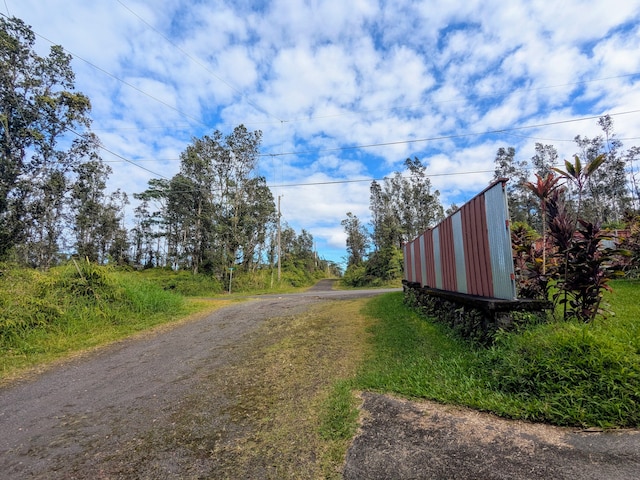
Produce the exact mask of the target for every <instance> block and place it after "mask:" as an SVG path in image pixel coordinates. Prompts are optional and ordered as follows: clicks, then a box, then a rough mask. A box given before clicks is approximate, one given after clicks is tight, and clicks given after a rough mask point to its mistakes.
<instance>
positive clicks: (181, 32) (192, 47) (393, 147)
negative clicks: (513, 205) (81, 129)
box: [3, 0, 640, 255]
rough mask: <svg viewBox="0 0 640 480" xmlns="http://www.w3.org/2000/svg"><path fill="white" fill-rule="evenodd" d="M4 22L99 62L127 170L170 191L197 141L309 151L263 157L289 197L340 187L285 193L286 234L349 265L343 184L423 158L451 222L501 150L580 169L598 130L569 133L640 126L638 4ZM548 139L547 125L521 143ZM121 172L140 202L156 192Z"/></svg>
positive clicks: (73, 1) (474, 1) (34, 2)
mask: <svg viewBox="0 0 640 480" xmlns="http://www.w3.org/2000/svg"><path fill="white" fill-rule="evenodd" d="M3 6H4V7H5V10H8V13H10V14H14V15H17V16H19V17H21V18H23V19H24V20H25V21H26V23H28V24H30V25H32V26H33V28H34V30H35V31H36V32H37V33H38V34H39V35H41V36H42V37H45V38H47V39H49V40H51V41H53V42H54V43H57V44H62V45H63V46H64V47H65V48H66V49H67V50H69V51H70V52H73V53H74V54H76V55H77V56H78V57H81V58H83V59H84V60H86V61H87V62H90V64H88V63H86V62H84V61H83V60H80V59H79V58H76V59H75V60H74V63H73V66H74V70H75V72H76V76H77V87H78V90H80V91H82V92H84V93H86V94H87V95H89V97H90V98H91V101H92V105H93V116H94V127H95V128H96V130H97V133H98V134H99V135H100V137H101V139H102V141H103V144H104V145H105V147H107V148H108V149H109V150H111V151H114V152H116V153H117V154H119V155H122V156H124V157H126V158H128V159H131V160H132V161H139V162H140V164H141V165H144V166H145V167H146V168H149V169H150V170H152V171H154V172H157V173H159V174H163V175H169V176H170V175H172V174H173V173H174V172H176V171H177V169H178V167H179V163H178V161H177V158H178V157H179V154H180V152H181V151H183V150H184V148H185V147H186V146H187V144H188V143H189V141H190V139H191V138H192V137H193V136H195V137H200V136H202V135H204V134H206V133H211V131H212V130H214V129H216V128H219V129H220V130H222V131H223V132H230V131H231V130H232V129H233V127H234V126H236V125H237V124H240V123H244V124H245V125H246V126H247V127H248V128H250V129H261V130H262V131H263V134H264V135H263V139H264V141H263V151H264V152H265V153H271V154H278V155H279V154H282V153H292V152H297V153H295V154H290V155H282V156H277V157H269V156H265V157H262V158H261V161H260V169H261V173H262V174H264V175H265V176H266V178H267V181H268V182H269V183H270V184H273V185H278V184H279V185H282V184H291V183H301V182H302V183H304V182H307V183H308V182H325V183H324V184H323V185H313V186H306V187H305V186H299V187H287V188H280V189H279V190H278V191H277V192H276V193H275V194H280V195H284V197H283V212H284V214H285V220H287V221H288V222H289V223H290V224H291V225H292V226H294V227H295V228H305V229H307V230H308V231H309V232H310V233H311V234H312V235H314V237H315V238H316V239H317V240H318V244H319V248H326V249H327V251H331V252H332V255H337V254H336V253H335V248H339V246H340V242H342V247H344V233H343V232H342V227H341V226H340V220H341V219H342V218H344V217H345V215H346V212H347V211H352V212H353V213H355V214H357V215H358V216H359V217H360V216H362V218H363V219H365V220H366V221H368V220H367V219H368V215H369V211H368V200H369V192H368V188H369V184H368V183H367V182H361V183H360V182H359V183H330V182H336V181H342V180H353V179H361V178H381V177H383V176H385V175H388V174H390V173H392V172H393V171H394V170H397V169H400V168H402V162H403V161H404V159H406V158H407V157H413V156H418V157H419V158H421V159H423V160H424V161H425V162H426V163H428V165H429V167H428V172H430V173H431V174H433V175H434V176H433V178H432V182H433V185H434V187H435V188H438V189H439V190H440V191H441V192H442V197H441V198H442V200H443V203H444V204H445V206H446V205H448V204H449V203H451V202H452V201H455V202H456V203H460V201H461V200H463V199H465V198H470V197H472V196H473V195H475V194H476V193H477V192H478V191H479V190H481V189H482V188H484V187H485V186H486V184H487V183H488V181H489V179H490V178H491V177H492V173H474V174H469V173H468V172H481V171H485V170H489V171H490V172H491V171H492V170H493V159H494V157H495V153H496V150H497V148H499V147H501V146H509V145H513V146H514V147H516V149H517V155H518V157H519V158H522V159H528V158H530V157H531V156H532V155H533V154H534V150H533V148H534V144H535V142H537V141H540V142H541V143H545V144H554V145H556V147H557V148H558V151H559V152H560V153H561V158H568V157H569V156H570V155H571V154H572V153H573V152H574V150H575V146H574V144H573V143H572V139H573V137H574V136H575V135H577V134H582V135H586V136H595V135H598V134H599V132H598V128H597V126H596V122H595V120H589V121H584V122H574V123H557V122H566V121H570V120H578V119H580V118H582V117H585V116H592V115H598V114H601V113H621V112H630V111H634V110H640V93H638V92H640V88H639V86H640V79H639V77H640V75H638V72H640V56H638V54H637V52H638V51H639V49H640V27H638V25H639V24H640V4H639V3H638V2H630V1H627V0H611V1H608V2H592V1H586V0H567V1H565V2H560V3H550V2H548V1H543V0H535V1H529V0H519V1H512V2H504V1H500V2H498V1H497V0H484V1H480V0H471V1H470V0H456V1H450V0H438V1H429V2H424V1H417V0H416V1H413V0H397V1H394V2H377V1H367V0H357V1H344V0H327V1H321V2H320V1H317V2H315V1H314V2H309V1H302V0H273V1H267V2H264V3H260V4H259V5H257V4H255V2H248V1H234V2H232V1H230V0H229V1H225V0H216V1H212V0H203V1H201V2H195V3H194V2H191V3H189V2H187V3H185V2H182V1H178V0H160V1H159V2H155V3H153V5H152V4H150V3H149V2H145V1H140V0H118V1H115V2H105V1H96V2H85V1H81V0H64V1H62V0H20V1H18V0H6V2H5V4H4V5H3ZM125 6H126V7H125ZM127 7H128V8H127ZM128 9H130V10H132V11H133V12H135V14H134V13H132V12H131V11H129V10H128ZM136 15H137V16H136ZM138 16H139V17H140V18H139V17H138ZM141 18H142V19H143V20H144V21H143V20H141ZM145 22H147V23H148V24H149V25H147V24H145ZM38 48H39V51H41V52H46V50H47V49H48V48H49V44H48V43H47V41H46V40H44V39H43V38H38ZM92 65H93V66H92ZM123 81H125V82H127V83H129V84H130V85H134V86H135V87H136V88H137V90H136V89H134V88H132V87H131V86H129V85H127V84H125V83H123ZM613 119H614V125H615V128H616V131H617V132H618V133H619V136H620V137H623V138H624V137H631V138H632V137H637V136H638V135H637V132H638V129H639V128H640V115H639V114H627V115H619V116H614V118H613ZM536 124H537V125H546V126H541V127H538V128H535V129H522V130H517V131H509V129H511V128H513V127H523V126H527V125H536ZM490 130H505V132H504V133H503V134H499V135H498V134H493V135H483V134H482V133H483V132H488V131H490ZM443 137H446V138H443ZM425 139H427V140H428V139H430V140H428V141H423V140H425ZM414 140H420V141H418V142H413V141H414ZM395 142H397V143H395ZM382 143H392V144H389V145H384V146H377V147H368V148H349V147H355V146H362V145H373V144H382ZM625 143H626V144H627V145H633V144H634V141H633V140H631V141H630V142H625ZM635 143H637V142H635ZM345 147H346V148H345ZM111 157H112V156H111V155H110V154H107V153H105V158H109V159H111V160H113V158H111ZM165 159H171V160H165ZM110 165H112V167H113V169H114V174H113V176H112V179H111V182H110V183H111V184H112V185H113V186H114V188H116V187H120V188H123V189H126V190H127V191H128V192H129V193H134V192H136V191H142V190H143V189H144V188H145V187H146V182H147V181H148V180H149V178H152V177H153V174H151V173H149V172H147V171H144V170H141V169H136V168H135V167H134V166H132V165H130V164H127V163H126V162H120V163H112V164H110Z"/></svg>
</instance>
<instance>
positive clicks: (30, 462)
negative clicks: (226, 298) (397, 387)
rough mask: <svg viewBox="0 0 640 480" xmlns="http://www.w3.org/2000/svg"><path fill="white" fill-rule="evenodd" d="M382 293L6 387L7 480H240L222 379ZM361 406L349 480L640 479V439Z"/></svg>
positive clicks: (3, 444) (297, 302)
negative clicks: (223, 447)
mask: <svg viewBox="0 0 640 480" xmlns="http://www.w3.org/2000/svg"><path fill="white" fill-rule="evenodd" d="M377 293H380V291H359V292H354V291H331V290H330V283H327V282H322V283H320V284H319V285H318V286H317V287H316V288H314V289H312V290H310V291H308V292H306V293H304V294H296V295H279V296H263V297H259V298H255V299H251V300H249V301H247V302H244V303H241V304H237V305H234V306H230V307H227V308H224V309H221V310H219V311H216V312H214V313H212V314H210V315H208V316H205V317H203V318H201V319H199V320H195V321H190V322H186V323H183V324H181V325H178V326H176V327H174V328H170V329H161V330H160V331H158V332H155V333H151V334H148V335H145V336H142V337H137V338H134V339H130V340H126V341H122V342H118V343H116V344H114V345H111V346H109V347H106V348H103V349H100V350H98V351H96V352H93V353H91V354H88V355H85V356H82V357H79V358H76V359H74V360H71V361H69V362H66V363H64V364H62V365H59V366H57V367H55V368H53V369H50V370H48V371H46V372H45V373H43V374H41V375H38V376H36V377H34V378H30V379H26V380H24V381H22V382H19V383H17V384H14V385H10V386H7V387H3V388H1V389H0V432H1V434H0V478H1V479H3V480H4V479H7V480H11V479H26V478H37V479H85V478H86V479H100V478H103V479H115V478H118V479H138V478H144V479H164V478H172V479H185V478H194V479H195V478H231V477H229V476H223V475H216V470H215V461H214V460H215V459H214V458H213V457H214V456H215V455H213V456H212V453H211V452H216V448H217V446H216V445H215V439H213V440H212V438H213V436H212V435H211V432H212V431H215V432H219V433H217V434H216V435H219V436H224V435H232V434H233V433H234V432H237V431H239V430H242V429H247V428H253V427H252V425H250V424H242V423H238V422H234V421H232V419H231V417H230V413H229V412H230V406H231V405H232V404H234V402H236V403H237V399H235V398H231V397H232V395H233V393H232V392H234V391H237V389H235V390H234V389H233V388H227V383H228V382H231V381H232V380H231V379H226V378H224V374H220V375H217V374H216V373H217V372H226V371H229V366H230V365H231V366H232V365H234V364H237V363H239V362H241V361H242V358H244V357H246V355H247V354H248V350H247V349H248V348H252V347H248V345H254V344H255V339H256V338H255V337H256V335H257V332H258V331H259V328H260V326H261V325H262V324H263V323H264V322H267V321H269V319H273V318H276V317H278V318H279V317H286V316H291V315H298V314H301V313H304V312H306V311H307V310H308V309H309V308H311V307H312V306H318V305H322V302H327V301H333V300H341V299H350V298H356V297H359V296H363V295H364V296H369V295H375V294H377ZM284 328H286V326H285V327H284ZM252 342H253V343H252ZM212 382H213V383H212ZM203 397H206V402H203V401H202V398H203ZM362 397H363V406H362V412H363V424H362V428H361V429H360V432H359V434H358V436H357V437H356V438H355V439H354V442H353V444H352V446H351V448H350V449H349V452H348V455H347V462H346V465H345V467H344V477H345V478H348V479H382V478H385V479H387V478H397V479H401V478H402V479H404V478H425V479H426V478H491V479H502V478H522V479H525V478H572V479H591V478H608V479H615V478H617V479H631V478H634V479H635V478H640V454H639V453H638V452H640V435H638V434H637V432H624V433H619V434H618V433H617V434H602V433H575V432H573V431H570V430H566V429H555V428H552V427H546V426H538V425H528V424H523V423H521V422H506V421H503V420H498V419H495V418H494V417H491V416H486V415H481V414H478V413H476V412H471V411H465V410H461V409H452V408H450V407H446V406H440V405H436V404H431V403H428V402H408V401H405V400H400V399H394V398H392V397H388V396H384V395H376V394H371V393H364V394H363V395H362ZM204 410H206V412H205V411H204ZM184 412H188V414H187V415H185V414H184ZM205 417H206V422H203V421H200V420H201V419H203V418H205ZM204 429H206V432H205V431H203V430H204ZM572 435H573V436H572ZM231 453H233V452H231ZM226 454H229V452H226ZM230 461H233V458H231V459H230ZM254 471H259V470H254ZM245 478H246V476H245ZM249 478H265V477H264V476H260V475H257V474H254V475H252V476H250V477H249ZM269 478H278V477H277V475H272V476H270V477H269ZM298 478H305V477H304V475H300V476H299V477H298Z"/></svg>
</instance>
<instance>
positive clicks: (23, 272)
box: [0, 262, 196, 377]
mask: <svg viewBox="0 0 640 480" xmlns="http://www.w3.org/2000/svg"><path fill="white" fill-rule="evenodd" d="M0 274H1V276H2V280H3V283H2V288H0V376H1V377H6V376H7V375H8V374H9V373H11V372H15V371H16V370H18V369H20V368H23V367H28V366H33V365H36V364H39V363H41V362H45V361H49V360H51V359H54V358H58V357H60V356H63V355H65V354H68V353H69V352H73V351H77V350H82V349H85V348H91V347H93V346H96V345H100V344H103V343H105V342H108V341H112V340H115V339H118V338H122V337H124V336H126V335H129V334H131V333H133V332H137V331H141V330H144V329H147V328H150V327H152V326H155V325H158V324H160V323H163V322H166V321H169V320H171V319H176V318H178V317H180V316H184V315H186V314H187V313H189V312H191V311H193V309H194V308H196V307H194V305H193V304H191V303H189V302H186V301H185V299H184V298H183V297H182V296H180V295H178V294H176V293H173V292H171V291H166V290H163V289H162V288H161V287H160V286H158V285H156V284H154V283H153V282H150V281H148V280H146V279H144V278H142V277H140V276H139V275H137V274H135V273H133V272H129V273H127V272H119V271H116V270H113V269H111V268H109V267H99V266H95V265H91V264H87V263H86V262H78V263H75V264H74V263H71V264H69V265H66V266H63V267H57V268H54V269H51V270H50V271H49V272H46V273H43V272H38V271H35V270H28V269H19V268H14V267H11V266H7V265H0Z"/></svg>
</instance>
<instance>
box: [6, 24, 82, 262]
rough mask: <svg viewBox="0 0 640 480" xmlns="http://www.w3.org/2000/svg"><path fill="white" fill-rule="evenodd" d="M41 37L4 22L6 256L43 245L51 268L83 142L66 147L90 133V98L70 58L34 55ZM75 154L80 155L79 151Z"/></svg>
mask: <svg viewBox="0 0 640 480" xmlns="http://www.w3.org/2000/svg"><path fill="white" fill-rule="evenodd" d="M34 45H35V35H34V33H33V31H32V30H31V28H30V27H29V26H27V25H26V24H25V23H24V22H23V21H22V20H19V19H16V18H10V19H4V18H0V155H1V156H2V158H1V160H2V161H1V162H0V257H2V256H6V255H7V253H8V252H9V251H10V250H11V249H12V248H13V247H15V246H16V245H18V244H20V243H21V242H23V241H25V239H26V237H27V235H31V238H30V239H29V240H30V241H31V242H32V243H33V244H34V245H37V246H38V249H39V252H38V255H36V256H35V257H33V258H32V260H34V261H35V262H37V263H42V264H43V265H45V266H46V265H48V264H49V263H50V262H51V260H52V259H51V257H52V250H53V247H52V245H54V244H56V243H57V242H58V238H59V235H60V231H59V229H58V228H57V227H56V225H59V219H60V215H61V211H62V204H61V202H62V197H63V195H64V193H65V192H66V188H67V184H66V182H65V181H63V179H64V177H65V176H66V175H67V174H68V173H69V172H70V171H71V170H72V169H73V167H74V166H75V165H76V164H77V161H78V155H77V153H78V152H82V150H83V148H84V146H82V145H80V144H82V143H83V142H85V141H87V142H90V141H91V139H86V140H85V139H84V138H83V137H80V138H78V139H77V140H76V141H75V142H74V143H73V145H72V147H71V148H69V147H67V145H68V144H69V143H70V142H62V141H61V140H62V139H63V138H65V137H67V136H68V135H69V132H70V131H71V130H74V131H75V130H76V129H78V130H81V131H82V130H85V131H86V129H87V128H88V126H89V123H90V120H89V116H88V114H89V111H90V108H91V105H90V102H89V99H88V98H87V97H86V96H84V95H83V94H81V93H77V92H74V74H73V71H72V69H71V57H70V56H69V55H68V54H66V53H65V52H64V50H63V49H62V47H60V46H53V47H51V49H50V52H49V55H48V56H47V57H41V56H39V55H38V54H37V53H36V52H35V51H34ZM73 150H75V153H74V152H73Z"/></svg>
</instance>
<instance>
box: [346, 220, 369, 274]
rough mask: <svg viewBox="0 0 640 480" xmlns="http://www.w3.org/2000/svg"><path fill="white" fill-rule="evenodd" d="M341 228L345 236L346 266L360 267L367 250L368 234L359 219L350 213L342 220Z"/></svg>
mask: <svg viewBox="0 0 640 480" xmlns="http://www.w3.org/2000/svg"><path fill="white" fill-rule="evenodd" d="M341 224H342V226H343V227H344V231H345V233H346V234H347V254H348V259H347V264H348V266H352V265H356V266H357V265H360V264H362V263H363V262H364V259H365V256H366V254H367V249H368V248H369V234H368V232H367V229H366V228H365V226H364V225H363V224H362V222H361V221H360V219H359V218H358V217H357V216H356V215H354V214H353V213H351V212H347V218H345V219H344V220H342V222H341Z"/></svg>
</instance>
